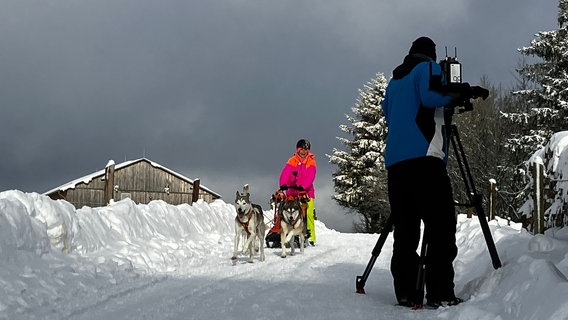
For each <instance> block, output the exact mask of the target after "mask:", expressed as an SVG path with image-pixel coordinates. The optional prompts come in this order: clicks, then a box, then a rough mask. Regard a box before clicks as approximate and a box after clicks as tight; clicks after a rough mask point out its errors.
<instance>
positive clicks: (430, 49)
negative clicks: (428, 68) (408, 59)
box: [408, 37, 436, 61]
mask: <svg viewBox="0 0 568 320" xmlns="http://www.w3.org/2000/svg"><path fill="white" fill-rule="evenodd" d="M408 53H409V54H413V53H422V54H425V55H427V56H428V57H430V58H432V60H434V61H436V44H435V43H434V41H432V39H430V38H428V37H420V38H418V39H416V40H414V42H412V46H411V47H410V51H408Z"/></svg>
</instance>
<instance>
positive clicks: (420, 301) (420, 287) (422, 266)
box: [412, 233, 428, 309]
mask: <svg viewBox="0 0 568 320" xmlns="http://www.w3.org/2000/svg"><path fill="white" fill-rule="evenodd" d="M427 254H428V241H426V234H425V233H424V234H423V235H422V246H421V248H420V261H419V264H418V276H417V277H416V301H414V305H413V306H412V308H413V309H422V307H424V284H425V283H426V255H427Z"/></svg>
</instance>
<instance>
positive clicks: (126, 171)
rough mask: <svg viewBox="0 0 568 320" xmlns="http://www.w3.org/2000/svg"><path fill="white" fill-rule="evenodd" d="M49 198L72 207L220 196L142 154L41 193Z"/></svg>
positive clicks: (197, 181)
mask: <svg viewBox="0 0 568 320" xmlns="http://www.w3.org/2000/svg"><path fill="white" fill-rule="evenodd" d="M44 194H45V195H47V196H49V197H50V198H51V199H54V200H57V199H63V200H66V201H68V202H70V203H72V204H73V205H74V206H75V208H77V209H79V208H81V207H83V206H88V207H101V206H105V205H107V204H109V203H111V202H112V201H119V200H122V199H125V198H130V199H132V200H133V201H134V202H136V203H143V204H147V203H149V202H150V201H152V200H163V201H165V202H167V203H169V204H172V205H178V204H182V203H188V204H191V203H193V202H195V201H197V200H198V199H203V200H204V201H206V202H208V203H210V202H212V201H214V200H216V199H219V198H221V196H220V195H219V194H218V193H216V192H214V191H211V190H210V189H208V188H206V187H205V186H203V185H200V181H199V179H194V180H191V179H189V178H187V177H185V176H183V175H181V174H179V173H177V172H175V171H173V170H170V169H168V168H165V167H163V166H161V165H159V164H157V163H155V162H153V161H150V160H148V159H146V158H141V159H137V160H132V161H125V162H123V163H120V164H116V165H115V163H114V161H112V160H111V161H109V163H108V164H107V166H106V167H105V169H103V170H100V171H97V172H94V173H92V174H90V175H87V176H84V177H81V178H79V179H76V180H73V181H71V182H68V183H66V184H64V185H62V186H59V187H57V188H54V189H52V190H50V191H47V192H45V193H44Z"/></svg>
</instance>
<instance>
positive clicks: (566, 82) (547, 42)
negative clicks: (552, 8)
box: [503, 0, 568, 199]
mask: <svg viewBox="0 0 568 320" xmlns="http://www.w3.org/2000/svg"><path fill="white" fill-rule="evenodd" d="M558 8H559V13H558V26H559V28H558V29H557V30H553V31H543V32H539V33H537V34H536V36H535V39H533V40H532V41H531V44H530V46H528V47H523V48H521V49H519V52H520V53H521V54H522V55H524V56H526V57H536V58H539V59H537V60H538V62H535V63H532V64H531V63H526V64H524V65H523V66H522V67H521V68H520V69H519V70H518V73H519V76H520V79H522V80H523V81H522V88H521V89H520V90H517V91H515V92H514V94H515V96H516V98H515V96H514V97H513V98H512V99H513V100H516V102H517V103H516V105H517V107H516V110H515V111H514V112H508V113H503V116H504V119H506V120H508V121H510V122H511V123H512V127H514V128H516V129H517V130H516V131H515V132H513V133H512V134H511V136H510V137H509V139H508V140H507V142H506V146H507V148H508V149H509V154H510V155H511V157H515V159H516V160H517V161H518V160H519V159H523V160H522V161H523V162H524V161H527V160H528V159H529V157H530V156H531V155H532V154H533V153H534V152H535V151H537V150H539V149H540V148H542V147H543V146H544V145H545V144H546V142H547V141H548V140H549V139H550V137H551V136H552V135H553V134H554V133H555V132H558V131H563V130H567V129H568V123H567V121H566V119H568V89H567V88H568V55H566V52H568V38H567V36H568V0H559V5H558ZM511 164H512V165H513V166H514V168H515V171H516V177H513V178H514V180H516V181H518V180H519V179H518V177H519V176H520V175H519V173H520V174H522V176H523V178H526V176H525V175H524V173H525V172H526V171H525V170H526V168H523V167H524V164H523V163H518V162H514V161H511ZM525 181H526V180H525ZM530 189H531V186H530V183H529V184H526V185H525V187H524V188H523V189H522V190H524V195H521V196H519V197H517V199H522V198H524V199H526V198H530Z"/></svg>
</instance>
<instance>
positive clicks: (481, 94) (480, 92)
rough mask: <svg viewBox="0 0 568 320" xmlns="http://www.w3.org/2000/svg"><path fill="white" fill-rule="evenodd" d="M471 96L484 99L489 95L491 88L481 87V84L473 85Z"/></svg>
mask: <svg viewBox="0 0 568 320" xmlns="http://www.w3.org/2000/svg"><path fill="white" fill-rule="evenodd" d="M471 96H472V98H474V99H475V98H483V100H485V99H487V97H489V90H487V89H485V88H483V87H480V86H473V87H471Z"/></svg>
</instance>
